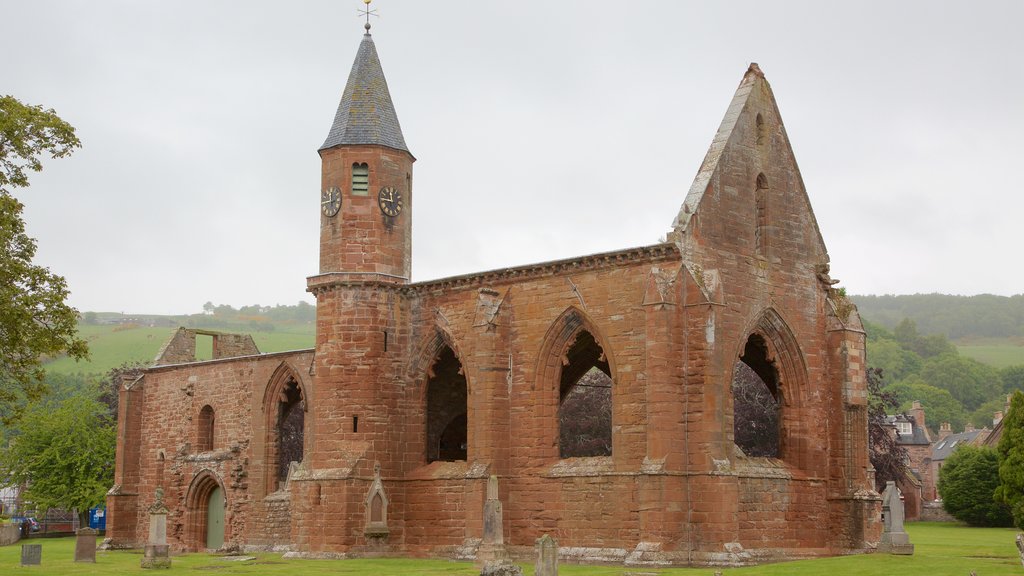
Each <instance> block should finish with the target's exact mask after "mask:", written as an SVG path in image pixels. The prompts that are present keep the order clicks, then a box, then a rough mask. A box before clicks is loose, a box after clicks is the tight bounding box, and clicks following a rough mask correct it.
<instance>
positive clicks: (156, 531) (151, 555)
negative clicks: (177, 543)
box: [142, 488, 171, 568]
mask: <svg viewBox="0 0 1024 576" xmlns="http://www.w3.org/2000/svg"><path fill="white" fill-rule="evenodd" d="M168 512H169V510H168V509H167V506H164V490H163V488H157V489H156V502H154V503H153V505H152V506H150V507H149V541H148V542H146V548H145V549H144V550H143V553H142V567H143V568H170V567H171V550H170V546H168V545H167V513H168Z"/></svg>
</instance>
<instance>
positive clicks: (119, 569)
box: [0, 523, 1024, 576]
mask: <svg viewBox="0 0 1024 576" xmlns="http://www.w3.org/2000/svg"><path fill="white" fill-rule="evenodd" d="M907 532H909V533H910V539H911V541H912V542H913V543H914V546H915V551H914V555H913V556H892V555H889V554H858V555H853V556H841V557H835V558H821V559H815V560H801V561H796V562H782V563H778V564H766V565H763V566H752V567H748V568H623V567H622V566H575V565H567V564H563V565H561V566H559V568H558V573H559V574H561V575H562V576H623V575H626V574H630V573H632V574H638V573H640V574H651V575H654V574H658V575H664V576H697V575H704V576H711V575H712V574H714V573H715V571H721V572H722V574H731V575H734V576H768V575H783V574H785V575H796V576H801V575H821V574H835V575H843V576H890V575H899V576H945V575H952V576H967V575H968V574H970V573H971V572H972V571H973V572H975V573H976V574H977V575H978V576H1000V575H1009V574H1014V575H1019V574H1021V573H1022V572H1024V570H1022V568H1021V562H1020V558H1019V556H1018V555H1017V549H1016V547H1015V546H1014V537H1015V536H1016V534H1017V532H1016V530H1013V529H1009V528H967V527H965V526H960V525H956V524H942V523H919V524H909V525H908V526H907ZM23 543H24V542H23ZM28 543H31V544H42V545H43V563H42V565H41V566H37V567H33V568H31V569H28V568H25V569H22V568H20V558H21V556H20V554H21V547H20V546H19V545H13V546H7V547H4V548H0V574H19V573H24V574H28V573H31V574H38V575H48V574H49V575H54V576H65V575H68V576H70V575H75V574H111V575H115V574H153V572H152V571H149V570H143V569H142V568H141V567H140V565H139V562H140V560H141V558H142V555H141V552H140V551H137V550H136V551H109V552H97V554H96V564H76V563H74V562H73V561H72V560H73V558H74V539H73V538H60V539H32V540H29V541H28ZM250 556H255V558H254V559H252V560H245V561H238V560H231V559H229V558H227V557H221V556H218V555H213V554H186V555H181V556H174V557H173V559H172V566H171V569H170V570H169V571H167V572H170V573H192V574H195V573H202V572H206V571H213V572H216V573H218V574H282V575H283V574H345V575H359V576H362V575H366V576H378V575H387V576H391V575H393V576H413V575H416V576H438V575H459V574H462V575H467V576H468V575H476V574H479V573H480V570H479V569H478V568H475V567H474V566H473V565H472V564H471V563H468V562H450V561H447V560H409V559H375V560H303V559H284V558H282V557H281V556H280V555H279V554H251V555H250ZM522 567H523V572H524V573H525V574H526V575H527V576H532V575H533V566H532V565H528V564H523V565H522Z"/></svg>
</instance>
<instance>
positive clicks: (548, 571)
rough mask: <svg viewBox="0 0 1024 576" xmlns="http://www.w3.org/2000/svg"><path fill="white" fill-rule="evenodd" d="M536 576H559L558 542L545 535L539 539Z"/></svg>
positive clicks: (534, 568) (534, 569)
mask: <svg viewBox="0 0 1024 576" xmlns="http://www.w3.org/2000/svg"><path fill="white" fill-rule="evenodd" d="M533 573H534V576H558V541H556V540H555V539H554V538H552V537H551V536H549V535H547V534H545V535H543V536H541V537H540V538H537V562H536V563H535V564H534V565H533Z"/></svg>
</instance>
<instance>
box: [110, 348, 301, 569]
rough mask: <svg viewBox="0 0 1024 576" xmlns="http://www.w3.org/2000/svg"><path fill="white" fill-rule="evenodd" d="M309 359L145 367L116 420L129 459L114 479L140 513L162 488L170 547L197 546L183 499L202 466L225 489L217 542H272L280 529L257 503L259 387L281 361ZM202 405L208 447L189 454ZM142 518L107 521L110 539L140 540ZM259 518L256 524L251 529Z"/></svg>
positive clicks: (293, 359) (297, 363)
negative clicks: (208, 410) (208, 425)
mask: <svg viewBox="0 0 1024 576" xmlns="http://www.w3.org/2000/svg"><path fill="white" fill-rule="evenodd" d="M311 360H312V353H310V352H290V353H283V354H270V355H265V356H263V357H248V358H244V359H239V360H215V361H209V362H197V363H193V364H187V365H182V366H178V367H174V368H166V369H165V368H159V369H155V370H151V371H149V372H147V373H146V375H145V377H144V378H143V380H141V381H140V383H139V384H137V385H136V389H135V392H134V393H133V394H132V397H131V401H132V404H131V405H130V406H129V409H130V410H133V412H132V416H129V417H128V418H126V419H123V420H121V421H120V423H119V426H121V429H122V431H123V432H125V434H126V436H125V438H123V439H122V441H121V442H120V443H119V444H120V445H122V446H124V447H126V448H128V447H130V450H132V451H133V452H134V457H128V458H125V459H124V460H123V461H122V460H119V461H118V466H119V469H118V472H117V476H118V478H120V479H122V482H123V484H122V490H123V491H125V492H130V493H134V494H138V508H139V509H140V510H142V511H144V510H145V508H147V507H148V506H149V505H150V504H152V503H153V501H154V493H155V491H156V488H157V487H158V486H162V487H163V489H164V502H165V504H166V505H167V506H168V508H170V510H171V513H170V515H169V516H168V540H169V542H170V543H171V545H172V546H173V547H174V548H175V549H181V548H194V547H196V545H197V541H196V538H197V537H198V536H197V535H195V534H190V533H189V528H188V525H189V517H190V514H191V512H190V511H189V510H188V509H187V506H186V496H187V494H188V491H189V486H190V483H192V481H193V479H194V478H195V477H196V475H197V474H199V473H200V472H202V471H208V472H209V473H212V474H213V475H214V476H215V477H216V478H217V480H218V482H219V483H220V484H221V485H222V486H223V488H224V490H225V499H226V502H227V509H226V514H225V543H230V542H232V541H234V542H236V543H237V542H244V543H250V544H262V543H265V542H272V541H274V540H275V538H274V536H275V532H279V531H280V527H279V526H277V527H274V526H271V525H268V523H267V522H266V520H265V519H266V518H267V517H269V516H272V514H268V512H267V511H266V510H264V504H263V497H264V496H265V495H266V494H265V490H264V486H263V478H264V474H263V459H264V453H263V448H264V446H265V442H264V435H265V434H266V430H265V425H264V419H263V418H262V417H261V415H262V414H263V406H262V404H263V401H264V392H265V390H266V388H267V385H268V383H269V381H270V379H271V377H272V375H273V374H274V372H275V370H277V369H279V367H280V366H281V364H282V362H287V363H288V364H290V365H292V366H294V367H295V368H297V369H298V370H296V372H298V373H300V374H301V373H302V372H303V371H308V366H309V363H310V361H311ZM300 377H301V376H300ZM307 389H308V384H307ZM122 398H124V396H122ZM206 405H209V406H211V407H213V409H214V411H215V424H214V444H213V450H212V451H209V452H203V453H196V452H195V451H194V450H193V448H192V447H193V446H195V444H196V437H197V435H198V422H197V420H198V414H199V411H200V410H201V409H202V408H203V406H206ZM136 423H138V425H137V426H136ZM161 453H162V454H163V455H164V461H163V463H162V464H161V463H160V462H159V455H160V454H161ZM161 474H162V478H161ZM276 507H278V508H279V507H280V506H279V505H278V506H276ZM256 518H259V519H261V520H260V521H257V520H255V519H256ZM126 520H127V519H126ZM147 522H148V519H147V518H146V517H145V514H144V513H140V514H139V517H138V519H137V522H134V523H133V522H122V517H120V516H118V517H116V518H114V519H113V520H112V524H113V525H114V526H115V530H116V531H117V534H118V537H123V538H126V539H128V540H129V542H126V543H130V544H134V545H141V544H143V543H145V539H146V537H147V534H148V524H147ZM261 522H262V529H255V528H254V527H255V526H257V525H260V524H261ZM264 530H266V531H267V532H264Z"/></svg>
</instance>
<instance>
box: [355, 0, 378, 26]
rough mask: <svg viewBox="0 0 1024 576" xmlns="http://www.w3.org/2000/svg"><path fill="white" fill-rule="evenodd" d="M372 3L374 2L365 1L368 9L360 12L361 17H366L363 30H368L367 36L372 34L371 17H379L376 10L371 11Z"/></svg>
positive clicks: (370, 0)
mask: <svg viewBox="0 0 1024 576" xmlns="http://www.w3.org/2000/svg"><path fill="white" fill-rule="evenodd" d="M372 1H373V0H363V4H365V5H366V7H365V8H363V9H362V10H359V15H360V16H366V24H364V25H363V28H366V33H367V34H369V33H370V16H376V15H377V11H376V10H371V9H370V2H372Z"/></svg>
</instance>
